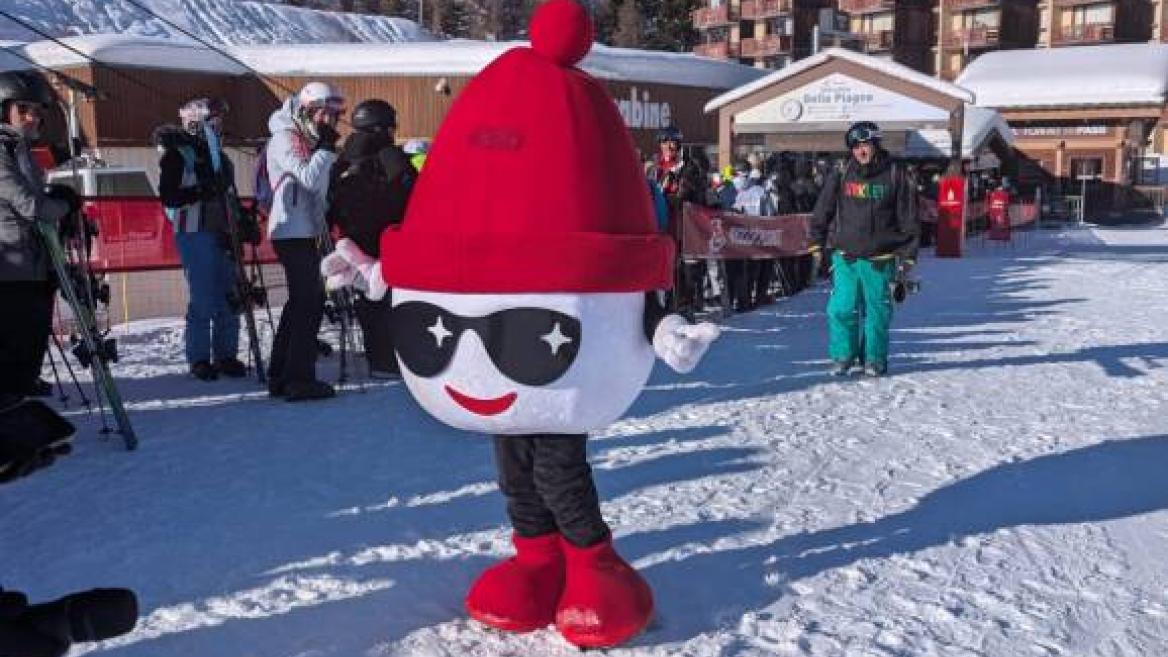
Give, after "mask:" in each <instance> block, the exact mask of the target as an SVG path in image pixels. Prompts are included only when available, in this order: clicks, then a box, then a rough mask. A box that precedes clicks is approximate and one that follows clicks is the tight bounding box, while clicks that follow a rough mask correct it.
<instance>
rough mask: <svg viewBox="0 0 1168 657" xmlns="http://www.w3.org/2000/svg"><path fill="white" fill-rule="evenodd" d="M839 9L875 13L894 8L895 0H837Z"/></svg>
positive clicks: (851, 12) (850, 12)
mask: <svg viewBox="0 0 1168 657" xmlns="http://www.w3.org/2000/svg"><path fill="white" fill-rule="evenodd" d="M839 9H840V11H842V12H845V13H848V14H875V13H878V12H882V11H892V10H893V9H896V0H839Z"/></svg>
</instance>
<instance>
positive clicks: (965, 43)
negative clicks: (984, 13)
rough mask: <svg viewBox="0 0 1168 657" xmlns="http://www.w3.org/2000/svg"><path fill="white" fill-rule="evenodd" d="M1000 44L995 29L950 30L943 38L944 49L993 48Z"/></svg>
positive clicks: (968, 28) (996, 29)
mask: <svg viewBox="0 0 1168 657" xmlns="http://www.w3.org/2000/svg"><path fill="white" fill-rule="evenodd" d="M1000 42H1001V39H1000V37H999V34H998V28H996V27H966V28H962V29H957V30H951V31H950V32H949V34H948V35H947V36H946V37H945V47H947V48H956V49H965V48H994V47H997V46H998V44H999V43H1000Z"/></svg>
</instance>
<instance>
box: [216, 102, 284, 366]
mask: <svg viewBox="0 0 1168 657" xmlns="http://www.w3.org/2000/svg"><path fill="white" fill-rule="evenodd" d="M203 134H204V135H205V136H206V139H207V150H209V151H210V153H211V168H212V169H214V171H215V177H216V178H217V179H219V181H220V182H221V183H222V184H223V206H224V214H225V215H226V216H227V232H228V236H229V238H230V240H231V259H232V260H233V264H234V266H235V299H236V300H237V301H238V303H239V305H240V308H241V310H242V312H243V320H244V324H245V326H246V328H247V341H248V349H249V353H250V354H251V361H252V365H253V366H254V367H255V373H256V380H257V381H259V382H260V383H261V384H263V383H267V372H266V370H265V368H264V357H263V353H262V349H261V347H260V334H259V329H258V327H257V324H256V318H255V293H254V289H255V288H254V286H253V285H252V283H251V279H249V278H248V276H247V269H246V268H245V266H244V253H243V239H242V237H241V232H240V231H241V229H242V225H243V206H242V204H240V202H239V193H238V192H237V190H236V189H235V180H233V179H227V178H225V177H224V175H223V150H222V142H220V140H219V133H218V132H216V131H215V128H213V127H212V126H211V124H210V123H206V122H204V123H203ZM265 292H266V291H265ZM269 314H270V313H269Z"/></svg>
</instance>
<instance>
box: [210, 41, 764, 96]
mask: <svg viewBox="0 0 1168 657" xmlns="http://www.w3.org/2000/svg"><path fill="white" fill-rule="evenodd" d="M526 45H527V42H526V41H508V42H490V41H471V40H461V39H459V40H451V41H437V42H431V43H392V44H389V43H377V44H374V43H362V44H348V43H346V44H327V45H321V44H305V45H287V46H236V47H232V48H231V52H232V53H233V54H234V55H235V56H237V57H239V58H240V59H241V60H243V61H245V62H247V64H248V66H251V67H253V68H255V69H257V70H259V71H261V72H263V73H265V74H268V75H474V74H476V73H478V72H479V71H481V70H482V69H483V68H485V67H486V66H487V65H488V64H490V63H491V62H492V61H494V59H495V58H496V57H498V56H499V55H502V54H503V53H504V52H506V51H508V50H510V49H511V48H515V47H518V46H526ZM581 68H583V69H584V70H585V71H587V72H588V73H590V74H592V75H594V76H596V77H598V78H603V79H610V80H628V81H636V82H659V83H664V84H679V85H688V86H695V87H711V88H715V89H729V88H731V87H733V86H736V85H739V84H742V83H743V82H746V81H749V80H753V79H755V78H757V77H759V76H760V75H762V73H761V72H759V71H758V69H755V68H751V67H749V66H742V65H741V64H735V63H730V62H722V61H718V60H712V59H706V58H703V57H697V56H695V55H692V54H689V53H684V54H683V53H667V52H654V51H648V50H632V49H627V48H611V47H608V46H604V45H601V44H594V45H593V46H592V51H591V52H590V53H589V54H588V56H587V57H586V58H585V59H584V61H583V62H582V64H581Z"/></svg>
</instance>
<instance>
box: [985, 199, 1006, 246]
mask: <svg viewBox="0 0 1168 657" xmlns="http://www.w3.org/2000/svg"><path fill="white" fill-rule="evenodd" d="M987 214H989V219H990V229H989V234H988V235H986V237H988V238H989V239H991V240H998V241H1001V242H1008V241H1010V192H1009V191H1007V190H1005V189H1002V188H999V189H995V190H994V191H992V192H990V193H989V210H988V212H987Z"/></svg>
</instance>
